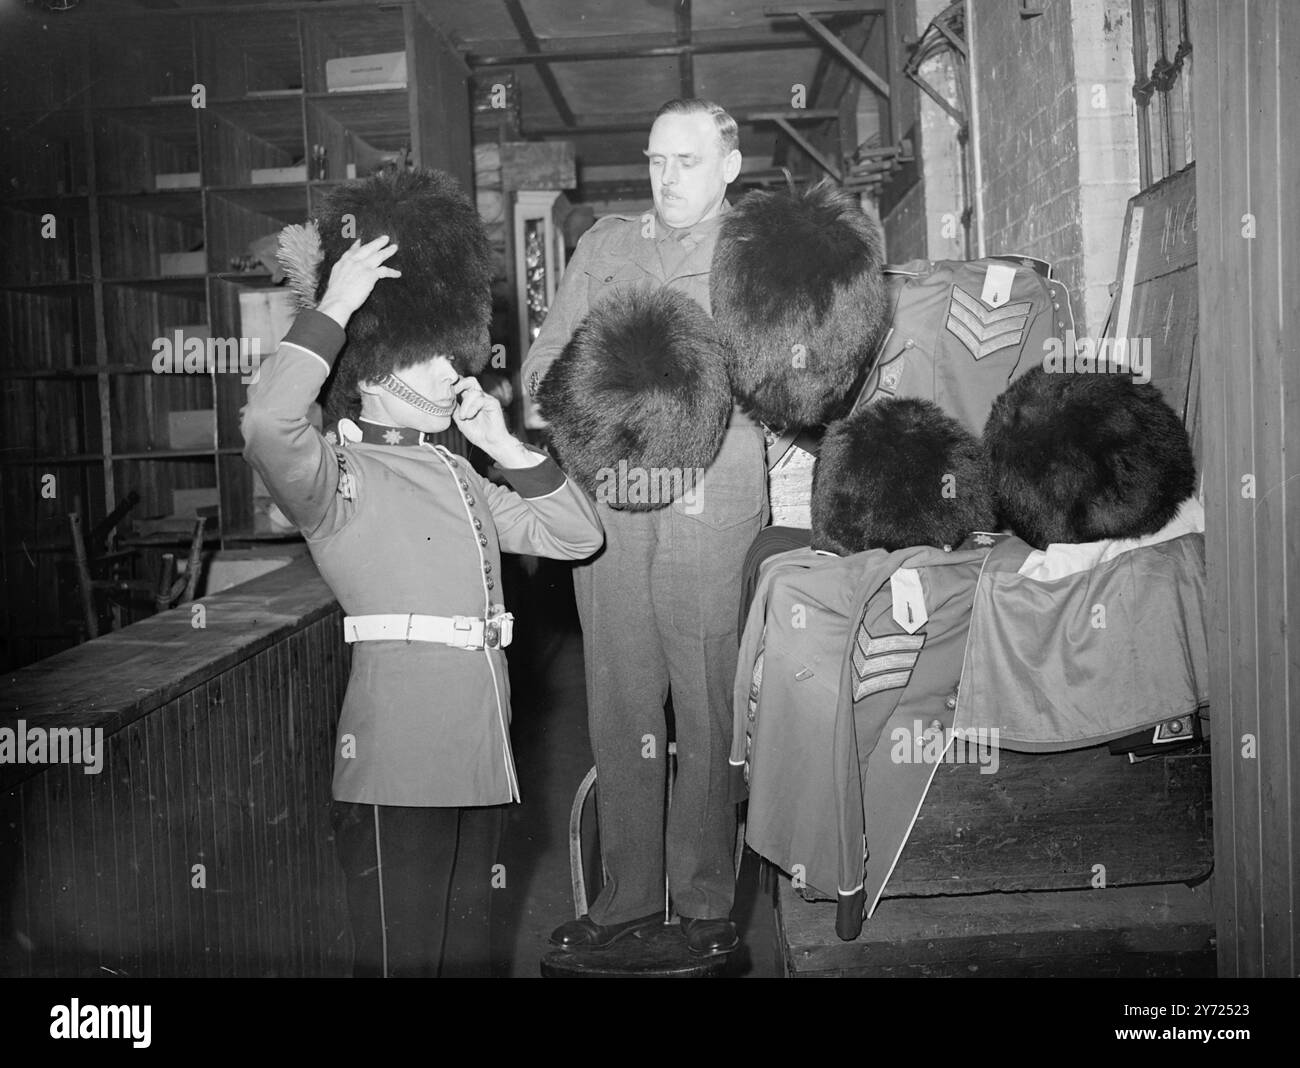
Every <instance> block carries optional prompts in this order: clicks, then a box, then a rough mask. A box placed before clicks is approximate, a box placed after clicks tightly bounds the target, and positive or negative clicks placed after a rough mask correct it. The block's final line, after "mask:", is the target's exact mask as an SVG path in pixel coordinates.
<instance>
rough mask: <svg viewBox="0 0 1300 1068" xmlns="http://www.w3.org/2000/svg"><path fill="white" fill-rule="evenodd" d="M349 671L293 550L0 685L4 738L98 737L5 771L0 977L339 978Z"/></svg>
mask: <svg viewBox="0 0 1300 1068" xmlns="http://www.w3.org/2000/svg"><path fill="white" fill-rule="evenodd" d="M348 664H349V656H348V649H347V646H345V645H344V644H343V641H342V627H341V622H340V611H339V608H338V605H337V604H336V603H335V602H334V599H333V596H332V595H331V594H330V592H329V589H328V587H326V585H325V583H324V582H323V581H322V580H321V578H320V576H319V574H318V573H317V571H316V569H315V565H314V564H312V562H311V561H310V560H308V559H304V560H301V561H297V562H295V563H292V564H289V565H287V566H285V567H284V568H281V569H280V570H278V571H276V572H273V573H272V574H269V575H265V576H263V577H261V578H258V579H255V580H253V581H252V582H249V583H246V584H244V585H242V586H239V587H236V588H234V589H232V590H230V591H228V592H226V593H220V594H215V595H213V596H212V597H209V598H205V599H203V601H201V602H199V603H196V604H195V605H189V606H185V607H183V608H178V609H174V610H173V611H170V612H165V613H162V614H160V615H157V616H153V617H151V618H149V619H146V620H143V621H141V622H139V623H136V624H134V625H133V626H130V627H127V628H125V629H123V630H121V631H117V632H114V633H113V634H110V635H107V636H105V637H102V638H98V639H96V640H94V641H91V642H87V643H86V644H84V645H81V646H79V647H77V648H76V649H70V650H68V651H66V652H63V653H59V654H58V655H56V656H53V657H50V658H48V659H46V660H43V661H41V662H39V663H37V664H33V665H31V666H29V667H26V668H23V669H21V670H19V671H16V672H12V673H9V674H8V675H6V676H4V677H3V679H0V732H3V731H6V730H8V731H10V732H13V734H12V735H10V737H11V738H15V739H18V738H21V735H20V733H19V732H22V731H25V732H26V736H27V738H28V739H30V738H31V737H32V732H33V731H34V730H49V729H51V728H69V727H71V728H84V729H86V730H89V731H95V730H102V731H103V746H104V750H103V757H102V767H101V770H99V771H98V773H88V772H93V767H94V761H89V760H87V759H86V754H84V753H83V754H81V756H82V763H71V762H64V763H58V764H29V763H16V762H5V763H0V975H84V976H92V975H104V974H125V975H164V976H173V975H176V976H181V975H184V976H189V975H223V976H226V975H322V974H325V975H330V974H341V973H343V972H344V971H345V970H346V967H347V964H346V962H347V960H348V956H349V952H350V946H349V935H348V925H347V914H346V906H345V899H344V887H343V882H342V876H341V873H340V872H339V871H338V867H337V864H336V862H335V859H334V850H333V842H332V838H331V832H330V826H329V804H330V777H331V769H332V763H333V760H332V753H333V742H334V729H335V725H336V723H337V720H338V715H339V709H340V707H341V703H342V698H343V693H344V689H345V687H346V682H347V672H348ZM86 737H89V738H93V737H94V736H93V735H89V736H86ZM11 744H12V743H11ZM73 752H74V753H75V752H76V751H75V749H74V750H73ZM11 759H12V755H11Z"/></svg>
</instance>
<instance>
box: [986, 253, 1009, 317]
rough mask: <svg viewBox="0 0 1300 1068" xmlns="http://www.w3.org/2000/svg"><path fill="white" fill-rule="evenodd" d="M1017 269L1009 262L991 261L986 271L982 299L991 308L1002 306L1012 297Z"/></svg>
mask: <svg viewBox="0 0 1300 1068" xmlns="http://www.w3.org/2000/svg"><path fill="white" fill-rule="evenodd" d="M1015 280H1016V269H1015V268H1014V267H1013V266H1011V264H1009V263H990V264H989V265H988V268H987V270H985V272H984V291H983V292H982V293H980V300H982V301H983V302H984V303H985V304H987V305H988V306H989V307H990V308H1000V307H1002V305H1004V304H1005V303H1006V302H1007V301H1009V300H1010V299H1011V286H1012V283H1014V282H1015Z"/></svg>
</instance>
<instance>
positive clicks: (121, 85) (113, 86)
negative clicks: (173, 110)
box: [95, 17, 211, 108]
mask: <svg viewBox="0 0 1300 1068" xmlns="http://www.w3.org/2000/svg"><path fill="white" fill-rule="evenodd" d="M102 25H103V24H101V32H100V33H99V35H98V41H97V48H96V50H95V51H96V55H95V74H96V75H97V80H96V82H95V94H96V98H97V100H98V102H99V103H102V104H109V105H133V104H144V103H154V102H171V101H179V102H181V103H182V104H183V105H184V106H185V107H187V108H188V107H189V101H190V93H191V89H192V87H193V86H194V84H195V83H196V82H199V81H201V79H200V78H199V77H198V76H197V73H196V69H195V57H194V44H193V39H192V33H191V20H190V19H187V18H157V17H152V18H151V17H141V18H132V17H127V18H119V19H118V20H116V22H115V23H114V25H113V28H112V30H109V31H107V32H104V30H103V29H102ZM210 93H211V89H210V88H209V95H210Z"/></svg>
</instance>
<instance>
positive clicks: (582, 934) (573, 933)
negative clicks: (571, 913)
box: [551, 912, 663, 949]
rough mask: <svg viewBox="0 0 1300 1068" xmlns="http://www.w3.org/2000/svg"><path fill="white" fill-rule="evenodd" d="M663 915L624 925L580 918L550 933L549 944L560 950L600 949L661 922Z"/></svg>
mask: <svg viewBox="0 0 1300 1068" xmlns="http://www.w3.org/2000/svg"><path fill="white" fill-rule="evenodd" d="M662 916H663V913H660V912H654V913H651V914H650V915H649V916H642V917H641V918H640V919H636V920H628V921H627V922H626V923H608V924H599V923H596V922H595V921H594V920H593V919H592V918H591V917H590V916H580V917H579V918H578V919H576V920H570V921H569V922H568V923H562V924H560V926H559V927H557V928H556V929H555V930H554V931H552V932H551V944H552V945H555V946H560V947H561V948H562V949H601V948H603V947H604V946H608V945H610V944H611V943H613V942H617V941H618V940H619V939H620V938H622V937H623V936H624V935H630V934H631V933H632V932H633V931H638V930H640V929H641V928H642V927H649V926H650V924H652V923H654V922H655V921H657V920H661V918H662Z"/></svg>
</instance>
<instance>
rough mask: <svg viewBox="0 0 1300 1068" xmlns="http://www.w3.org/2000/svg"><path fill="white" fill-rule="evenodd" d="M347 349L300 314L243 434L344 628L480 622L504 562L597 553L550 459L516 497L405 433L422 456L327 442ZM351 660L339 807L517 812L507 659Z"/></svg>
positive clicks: (463, 652) (396, 648)
mask: <svg viewBox="0 0 1300 1068" xmlns="http://www.w3.org/2000/svg"><path fill="white" fill-rule="evenodd" d="M344 340H345V334H344V332H343V330H342V329H341V328H340V327H339V326H338V324H337V323H335V322H334V321H333V320H332V319H330V318H329V317H328V316H325V315H322V314H320V313H319V312H315V311H305V312H303V313H301V314H300V315H299V316H298V320H297V322H296V323H295V324H294V326H293V329H291V330H290V331H289V333H288V335H287V336H286V337H285V339H284V341H283V342H282V343H281V345H280V348H279V350H278V351H277V352H276V354H275V355H274V356H273V357H271V358H270V359H268V360H267V361H266V362H265V363H264V364H263V365H262V367H261V373H260V376H259V378H258V381H257V382H255V383H254V384H253V385H251V386H250V387H249V391H248V404H247V405H246V406H245V407H244V409H243V413H242V422H241V428H242V430H243V434H244V441H245V448H244V456H245V458H246V459H247V460H248V462H249V463H250V464H251V465H252V466H253V468H254V469H255V470H256V471H257V472H258V473H259V474H260V475H261V476H262V478H263V480H264V481H265V482H266V486H267V489H268V490H269V491H270V493H271V496H272V497H273V498H274V499H275V502H276V504H278V505H279V507H280V508H281V510H282V511H283V512H284V513H285V515H286V516H288V517H289V519H290V520H292V521H293V523H294V524H295V525H296V526H297V527H298V528H299V529H300V530H301V531H302V533H303V535H304V536H305V537H306V539H307V546H308V548H309V549H310V551H311V555H312V557H313V559H314V560H315V561H316V565H317V567H319V568H320V572H321V574H322V576H324V578H325V581H326V582H328V583H329V585H330V588H331V589H332V590H333V591H334V594H335V596H336V597H337V598H338V600H339V604H340V605H341V606H342V608H343V611H344V612H345V613H346V614H347V615H350V616H362V615H387V614H391V613H403V614H404V613H408V612H411V613H416V614H421V615H432V616H457V615H461V616H470V617H478V618H485V617H487V616H491V615H494V614H496V613H497V612H500V611H502V610H503V605H502V596H501V584H500V572H501V551H502V550H505V551H506V552H516V553H532V554H535V555H539V556H548V557H554V558H557V559H569V560H578V559H582V558H584V557H586V556H590V555H591V554H592V553H593V552H595V551H596V550H597V549H599V548H600V546H601V544H602V542H603V532H602V530H601V526H600V521H599V520H598V519H597V518H596V514H595V510H594V508H593V507H592V505H591V504H590V502H589V501H588V500H587V498H586V497H585V496H584V495H583V494H582V493H581V491H579V490H578V489H577V488H576V487H574V486H573V485H572V484H571V483H570V482H569V481H568V480H567V479H566V478H565V476H564V473H563V472H562V471H561V470H560V469H559V468H558V467H557V466H556V465H555V463H554V462H553V461H551V460H550V459H546V460H543V461H542V463H541V464H539V465H537V466H536V467H531V468H524V469H518V470H505V471H504V472H503V473H504V474H505V476H506V478H507V479H508V480H509V482H510V484H511V486H512V487H513V488H512V489H505V488H502V487H500V486H495V485H493V484H492V483H490V482H488V481H486V480H485V479H483V478H481V477H480V476H479V475H478V474H477V473H476V472H475V471H474V469H473V468H472V467H471V466H470V464H469V462H468V461H466V460H464V459H463V458H461V457H459V456H455V455H453V454H451V453H450V452H448V451H447V450H446V449H443V448H441V447H435V446H433V445H430V444H427V443H419V441H420V435H419V434H417V433H416V432H414V431H411V430H405V431H399V430H397V429H396V428H391V429H390V430H389V431H388V434H389V439H388V440H394V441H395V440H398V439H399V437H400V438H401V439H403V440H406V441H411V442H415V444H413V445H410V444H407V445H403V444H387V443H383V444H380V443H369V442H367V441H349V440H340V441H337V442H333V441H330V440H327V439H326V437H325V436H323V435H322V434H321V433H320V432H319V431H318V430H316V428H315V427H313V426H312V425H311V423H310V422H309V420H308V418H307V412H308V407H309V405H310V404H311V403H312V401H314V400H315V398H316V395H317V393H318V392H319V391H320V388H321V385H322V384H323V383H324V381H325V378H326V376H327V375H328V374H329V370H330V365H331V363H332V362H333V360H334V358H335V356H336V355H337V354H338V352H339V350H340V349H341V348H342V346H343V342H344ZM345 425H347V424H345ZM352 436H354V437H359V436H360V435H359V434H354V435H352ZM367 436H369V435H367ZM379 436H380V439H381V440H384V439H383V436H382V434H380V435H379ZM345 437H346V435H345ZM530 622H531V621H529V620H520V621H519V625H521V626H528V625H530ZM352 649H353V656H352V673H351V677H350V678H349V680H348V689H347V696H346V697H345V698H344V702H343V712H342V717H341V719H340V721H339V733H338V741H337V745H336V751H335V764H334V798H335V799H336V800H338V801H352V802H359V803H365V804H376V805H410V806H426V807H429V806H461V805H493V804H500V803H503V802H507V801H517V800H519V787H518V783H517V780H516V777H515V769H514V761H513V758H512V756H511V751H510V736H509V722H510V683H509V678H508V676H507V673H506V658H505V653H504V652H503V651H502V650H501V649H499V648H495V649H494V648H484V649H479V650H467V649H459V648H454V647H452V646H448V645H441V644H437V643H433V642H418V641H413V642H410V643H407V642H405V641H365V642H358V643H356V644H355V645H354V646H353V647H352Z"/></svg>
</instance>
